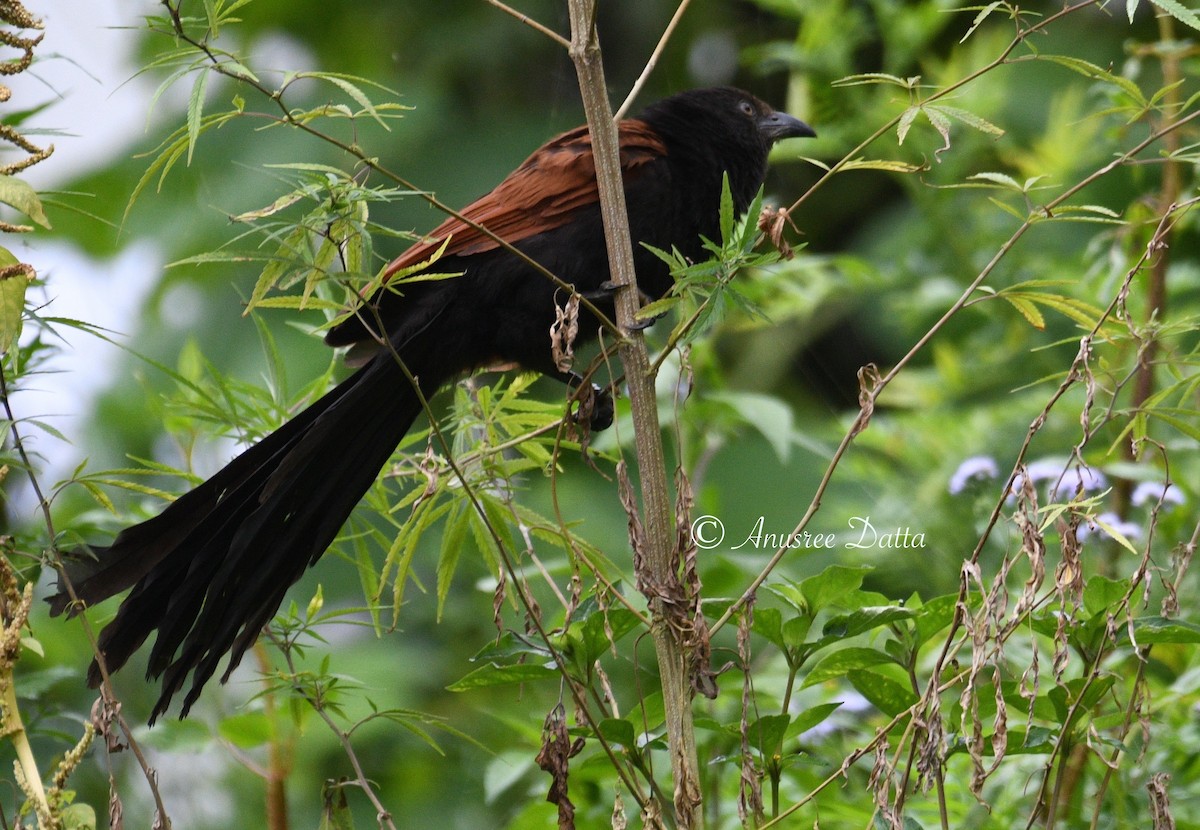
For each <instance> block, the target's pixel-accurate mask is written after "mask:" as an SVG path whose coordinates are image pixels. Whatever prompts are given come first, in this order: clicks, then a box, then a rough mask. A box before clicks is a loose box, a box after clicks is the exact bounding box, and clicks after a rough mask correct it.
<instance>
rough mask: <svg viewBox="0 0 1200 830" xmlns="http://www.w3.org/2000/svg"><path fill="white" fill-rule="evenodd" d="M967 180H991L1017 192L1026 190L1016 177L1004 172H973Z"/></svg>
mask: <svg viewBox="0 0 1200 830" xmlns="http://www.w3.org/2000/svg"><path fill="white" fill-rule="evenodd" d="M967 181H983V182H991V183H992V184H995V185H999V186H1000V187H1003V188H1005V189H1006V190H1015V191H1016V192H1017V193H1024V192H1025V188H1024V187H1021V185H1020V184H1019V183H1018V182H1017V180H1016V179H1014V178H1013V177H1012V176H1009V175H1006V174H1004V173H994V172H990V171H984V172H982V173H973V174H972V175H970V176H967Z"/></svg>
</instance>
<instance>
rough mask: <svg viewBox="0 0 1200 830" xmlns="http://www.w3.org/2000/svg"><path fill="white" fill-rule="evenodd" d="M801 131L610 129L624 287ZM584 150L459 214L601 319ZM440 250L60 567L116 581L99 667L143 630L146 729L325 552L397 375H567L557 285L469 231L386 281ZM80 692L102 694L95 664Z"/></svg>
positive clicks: (676, 126)
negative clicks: (241, 439)
mask: <svg viewBox="0 0 1200 830" xmlns="http://www.w3.org/2000/svg"><path fill="white" fill-rule="evenodd" d="M812 135H814V133H813V131H812V129H811V128H810V127H808V126H807V125H806V124H804V123H803V122H802V121H800V120H798V119H796V118H793V117H792V116H790V115H787V114H785V113H781V112H775V111H774V110H772V109H771V107H769V106H768V105H767V104H765V103H763V102H762V101H760V100H758V99H757V98H755V97H754V96H753V95H751V94H749V93H747V92H743V91H741V90H738V89H732V88H728V87H722V88H716V89H700V90H693V91H690V92H684V93H681V94H679V95H674V96H672V97H670V98H666V99H664V100H662V101H659V102H658V103H656V104H653V105H651V106H650V107H648V108H647V109H646V110H645V111H644V112H643V113H642V114H641V115H640V116H639V117H638V118H636V119H629V120H625V121H622V122H620V124H619V140H620V150H621V167H622V173H623V176H624V185H625V199H626V205H627V209H628V213H629V227H630V230H631V233H632V237H633V241H634V261H635V267H636V271H637V279H638V285H639V287H640V289H641V290H642V291H643V292H645V293H646V294H648V295H649V296H651V297H661V296H662V295H664V294H665V293H666V292H667V291H668V290H669V289H670V287H671V282H672V281H671V274H670V273H669V270H668V268H667V266H666V265H665V264H664V263H663V262H662V261H661V260H659V259H658V258H657V257H656V256H654V255H653V254H652V253H651V252H649V251H648V250H646V249H645V248H644V247H642V245H640V244H638V243H646V244H648V245H652V246H654V247H656V248H660V249H664V250H671V249H672V248H676V249H678V250H679V251H680V252H681V253H682V254H683V255H684V256H686V257H688V258H689V259H692V260H700V259H702V258H704V257H705V252H704V249H703V247H702V245H701V237H702V236H704V237H708V238H710V239H716V238H718V235H719V220H718V208H719V201H720V196H721V187H722V176H723V174H728V177H729V188H730V192H731V194H732V196H733V202H734V205H735V208H736V210H737V211H738V213H742V212H744V211H745V210H746V208H747V206H748V205H749V204H750V202H751V201H752V200H753V198H754V195H755V194H756V193H757V191H758V189H759V187H760V186H761V185H762V183H763V179H764V177H765V175H766V169H767V154H768V152H769V151H770V148H771V145H772V144H774V143H775V142H776V141H778V140H779V139H782V138H788V137H799V136H812ZM591 147H592V145H591V137H590V135H589V133H588V130H587V128H586V127H580V128H578V129H575V130H572V131H571V132H568V133H564V134H562V135H560V136H558V137H557V138H555V139H552V140H551V141H550V142H548V143H547V144H545V145H543V146H542V147H540V148H539V149H538V150H536V151H535V152H534V153H533V155H531V156H530V157H529V158H528V159H526V160H525V162H524V163H523V164H521V166H520V167H518V168H517V169H516V170H515V171H513V173H512V174H511V175H509V176H508V178H506V179H505V180H504V181H502V182H501V183H500V184H499V185H498V186H497V187H496V188H495V190H492V191H491V192H490V193H488V194H487V195H486V196H483V197H482V198H480V199H479V200H477V201H475V202H473V203H471V204H470V205H469V206H468V207H466V208H465V209H464V210H463V211H462V216H463V217H466V218H467V219H470V220H471V221H473V222H475V223H477V224H478V225H482V226H483V227H486V228H487V229H488V230H490V231H491V232H492V233H493V234H495V235H497V236H499V237H500V238H502V239H503V240H505V241H506V242H507V243H509V244H511V245H513V246H515V247H516V248H517V249H518V250H520V251H521V252H522V253H523V254H525V256H527V257H529V258H530V259H532V260H534V261H535V262H537V263H539V264H540V265H541V266H543V267H544V268H546V269H548V270H549V271H550V272H552V273H554V274H555V275H557V276H558V277H559V278H560V279H561V280H562V281H563V282H564V283H567V284H570V285H572V286H574V288H575V290H576V291H578V292H580V293H581V294H585V295H587V296H589V297H595V298H597V300H596V302H597V306H598V308H599V309H600V310H602V311H604V312H605V313H607V314H609V315H610V317H611V315H612V314H613V303H612V297H611V296H606V294H605V289H606V287H607V286H608V285H609V283H608V280H609V266H608V256H607V253H606V249H605V244H604V229H603V227H602V223H601V218H600V208H599V201H598V200H599V197H598V195H597V186H596V177H595V169H594V164H593V159H592V150H591ZM447 239H449V244H448V245H447V246H446V248H445V251H444V253H443V255H442V257H441V258H440V259H439V260H438V261H437V262H435V263H434V264H432V265H430V266H429V270H430V271H435V272H437V273H460V275H459V276H456V277H452V278H448V279H440V280H433V281H426V282H415V283H410V284H406V285H405V286H404V287H403V290H402V291H400V292H395V291H391V290H381V291H379V292H378V293H377V294H376V295H375V296H374V297H371V298H369V300H368V301H367V302H366V303H365V304H364V306H363V307H362V308H360V309H359V310H358V312H357V313H356V314H355V315H354V316H351V317H349V318H347V320H346V321H345V322H343V323H341V324H339V325H337V326H335V327H334V328H332V329H330V330H329V332H328V334H327V335H326V337H325V340H326V342H328V343H329V344H330V345H332V346H354V347H355V349H354V351H356V352H357V353H358V355H359V356H360V357H361V356H362V355H363V352H364V351H365V352H370V351H371V350H374V354H373V356H371V357H369V360H368V361H367V362H366V364H365V365H364V366H362V368H360V369H359V370H358V371H357V372H355V373H354V374H353V375H351V376H350V377H349V378H347V379H346V380H344V381H342V382H341V383H340V384H338V385H337V386H336V387H334V388H333V389H332V390H331V391H330V392H328V393H327V394H326V395H325V396H324V397H322V398H321V399H320V400H318V401H317V402H316V403H314V404H312V406H310V407H309V408H308V409H306V410H304V411H303V412H301V413H300V414H298V415H297V416H296V417H294V418H293V419H292V420H291V421H289V422H288V423H286V424H284V425H283V426H282V427H280V428H279V429H278V430H276V431H275V432H273V433H271V434H270V435H268V436H266V437H265V438H263V439H262V440H261V441H259V442H258V443H257V444H255V445H253V446H251V447H250V448H249V449H247V450H245V451H244V452H242V453H241V455H239V456H237V457H236V458H234V459H233V461H231V462H230V463H229V464H228V466H226V467H225V468H224V469H223V470H221V471H220V472H218V473H217V474H216V475H214V476H213V477H212V478H210V479H209V480H208V481H206V482H205V483H203V484H201V485H199V486H198V487H196V488H195V489H194V490H192V491H190V492H188V493H186V494H184V495H183V496H180V497H179V499H177V500H176V501H175V502H173V503H172V504H171V505H169V506H168V507H167V508H166V509H165V510H163V512H162V513H161V514H159V515H158V516H156V517H155V518H153V519H150V520H148V521H146V522H143V523H141V524H139V525H135V526H133V527H130V528H128V529H126V530H124V531H122V532H121V533H120V534H119V535H118V536H117V537H116V539H115V540H114V541H113V543H112V544H111V545H110V546H108V547H88V548H85V549H82V550H79V551H73V552H71V553H70V554H69V555H68V556H67V559H66V564H65V570H66V578H67V579H69V580H70V583H71V585H72V586H73V588H74V592H75V595H76V597H77V598H78V599H79V600H81V601H82V603H84V604H87V605H91V604H94V603H97V602H100V601H101V600H104V599H107V598H108V597H111V596H114V595H115V594H117V593H119V592H121V591H123V590H125V589H126V588H128V587H130V586H133V590H132V591H131V592H130V594H129V596H127V597H126V598H125V601H124V602H123V603H122V604H121V607H120V609H119V610H118V611H117V614H116V617H115V618H114V619H113V620H112V622H110V623H109V624H108V626H106V627H105V629H104V630H103V631H102V632H101V634H100V640H99V649H100V651H101V653H103V655H104V658H105V661H106V664H107V666H108V668H109V670H116V669H118V668H120V667H121V666H122V665H124V664H125V662H126V661H127V660H128V659H129V657H130V655H131V654H132V653H133V652H134V651H136V650H137V649H138V647H139V646H141V644H142V643H143V642H144V641H145V640H146V638H147V637H148V636H149V635H150V633H151V632H152V631H154V630H155V629H157V630H158V636H157V638H156V640H155V643H154V647H153V649H152V650H151V652H150V659H149V666H148V670H147V673H148V676H149V677H150V678H155V677H159V676H161V677H162V694H161V696H160V697H159V699H158V702H157V704H156V705H155V707H154V711H153V714H152V715H151V722H153V721H154V719H155V718H157V717H158V715H160V714H162V713H163V712H164V711H165V710H166V708H167V706H168V704H169V703H170V700H171V697H172V695H174V694H175V692H177V691H178V690H179V689H180V688H181V687H182V686H183V684H184V682H185V680H186V679H187V675H188V673H189V672H190V673H191V674H192V684H191V688H190V689H189V691H188V693H187V695H186V697H185V699H184V703H183V709H182V713H181V716H183V715H186V714H187V712H188V710H189V708H190V707H191V706H192V704H193V703H194V702H195V701H196V698H197V697H198V696H199V694H200V690H201V688H202V687H203V685H204V684H205V682H207V681H208V680H209V678H211V677H212V675H213V673H214V672H215V671H216V669H217V665H218V663H219V662H220V660H221V658H222V657H223V656H224V655H225V653H226V652H230V653H231V658H230V661H229V666H228V668H227V669H226V671H225V674H224V675H223V677H222V681H224V680H225V679H228V677H229V674H230V672H231V671H232V670H233V668H234V667H235V666H236V665H237V664H238V662H239V661H240V659H241V657H242V654H243V653H244V652H245V651H246V649H247V648H249V647H250V646H251V645H252V644H253V643H254V641H255V640H256V639H257V637H258V635H259V632H260V631H261V630H262V628H263V626H264V625H266V623H267V622H269V621H270V619H271V617H272V616H273V615H274V614H275V612H276V610H277V609H278V608H279V605H280V603H282V601H283V598H284V593H285V592H286V591H287V589H288V588H289V587H290V586H291V585H292V584H293V583H294V582H296V581H297V580H298V579H299V578H300V577H301V575H302V574H303V573H304V570H305V568H307V567H308V566H310V565H312V564H313V563H314V562H316V561H317V559H319V558H320V556H321V554H323V553H324V552H325V549H326V548H327V547H328V546H329V545H330V544H331V543H332V542H333V540H334V538H335V537H336V536H337V533H338V531H339V529H340V528H341V527H342V524H343V523H344V522H345V520H346V518H347V517H348V516H349V515H350V512H351V511H352V510H353V509H354V506H355V505H356V504H357V503H358V501H359V499H360V498H361V497H362V495H363V494H364V493H365V492H366V491H367V489H368V488H369V487H370V486H371V484H372V482H374V480H375V477H376V476H377V475H378V473H379V470H380V468H381V467H382V466H383V465H384V464H385V463H386V462H387V460H388V457H389V456H390V455H391V454H392V452H393V451H394V450H395V447H396V445H397V444H398V443H399V442H400V439H401V438H402V437H403V436H404V434H405V433H406V432H407V431H408V429H409V427H410V426H411V425H412V423H413V421H414V420H415V419H416V418H417V416H418V415H419V414H420V413H421V410H422V405H421V403H420V396H419V395H418V394H417V393H416V390H415V389H414V384H413V381H412V380H410V377H409V376H411V378H413V379H415V381H416V385H417V386H419V387H420V391H421V393H422V394H423V395H424V396H426V397H428V396H431V395H432V394H433V393H434V392H435V391H436V390H437V389H438V388H440V387H441V386H443V385H444V384H446V383H447V382H448V381H450V380H452V379H453V378H454V377H455V376H457V375H460V374H462V373H464V372H469V371H471V370H473V369H477V368H479V367H481V366H487V365H493V364H495V363H497V362H504V363H515V364H518V365H520V366H522V367H525V368H527V369H533V370H536V371H539V372H543V373H545V374H548V375H551V376H554V377H557V378H560V379H562V380H565V381H567V382H569V383H573V382H576V381H577V380H578V378H577V376H574V375H572V374H571V373H566V372H562V371H560V370H559V369H558V368H557V367H556V366H555V361H554V360H553V358H552V349H551V340H550V334H549V331H550V328H551V324H552V323H553V322H554V321H555V310H556V307H557V304H556V300H558V301H561V300H562V298H563V296H564V294H565V292H564V290H563V289H562V287H561V286H560V285H558V284H556V283H555V282H553V281H551V280H550V279H549V278H547V276H546V275H545V274H544V273H541V272H540V271H539V270H537V269H536V268H534V267H533V266H531V265H530V264H529V263H528V262H527V261H525V260H524V259H522V258H521V257H518V256H516V255H514V254H513V253H512V252H511V251H509V250H507V249H506V248H505V247H503V246H502V245H500V244H499V243H498V242H497V241H496V240H495V239H493V238H492V237H490V236H489V235H487V234H485V233H482V232H480V231H479V230H478V229H477V228H475V227H472V226H471V225H470V224H468V223H466V222H463V221H462V220H460V219H457V218H451V219H448V220H447V221H445V222H443V223H442V224H441V225H439V226H438V227H437V228H435V229H434V230H433V231H432V232H431V233H430V234H429V236H428V237H427V239H426V241H424V242H421V243H418V244H417V245H415V246H414V247H412V248H410V249H409V250H408V251H406V252H405V253H404V254H402V255H400V257H399V258H397V259H396V260H395V261H394V262H392V263H391V264H390V265H388V267H387V269H386V271H385V275H391V274H393V273H395V272H397V271H399V270H401V269H403V268H407V267H410V266H412V265H416V264H420V263H422V262H424V261H425V260H427V259H429V258H430V256H431V255H432V254H433V253H434V252H435V251H436V250H437V249H438V248H439V247H441V245H442V244H443V243H444V242H445V241H446V240H447ZM597 331H598V322H597V320H596V319H595V316H594V315H591V314H587V313H583V314H581V315H580V320H579V333H578V336H577V338H576V340H577V342H582V341H584V340H587V339H589V338H593V337H595V336H596V334H597ZM401 365H403V366H404V367H406V368H407V370H408V374H407V375H406V374H405V372H404V370H403V369H402V368H401ZM610 418H611V401H608V407H606V406H605V401H603V400H602V401H601V402H600V404H599V410H598V414H597V415H594V416H593V425H594V426H596V427H598V428H599V427H603V426H607V421H608V420H610ZM50 602H51V605H52V609H53V612H54V613H56V614H57V613H61V612H62V611H63V610H64V609H66V608H68V606H71V601H70V598H69V596H68V594H67V592H66V591H65V589H63V590H62V591H60V593H58V594H57V595H55V596H53V597H51V598H50ZM71 610H72V611H75V610H78V607H77V606H71ZM88 680H89V683H90V684H91V685H93V686H95V685H98V683H99V681H100V674H99V669H98V667H97V666H96V664H95V663H94V662H93V664H92V667H91V670H90V671H89V674H88Z"/></svg>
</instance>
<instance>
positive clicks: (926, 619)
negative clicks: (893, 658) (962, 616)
mask: <svg viewBox="0 0 1200 830" xmlns="http://www.w3.org/2000/svg"><path fill="white" fill-rule="evenodd" d="M957 603H958V595H957V594H943V595H942V596H940V597H934V598H933V599H931V600H929V601H928V602H926V603H925V604H924V605H922V606H921V607H920V608H917V609H915V611H916V617H915V619H914V620H913V623H914V625H915V626H916V640H915V643H914V645H915V646H916V647H917V648H920V647H921V646H923V645H924V644H925V643H927V642H929V638H931V637H932V636H933V635H934V634H937V633H938V632H939V631H941V630H942V629H943V628H945V627H946V626H948V625H950V623H951V621H952V620H953V619H954V608H955V606H956V605H957Z"/></svg>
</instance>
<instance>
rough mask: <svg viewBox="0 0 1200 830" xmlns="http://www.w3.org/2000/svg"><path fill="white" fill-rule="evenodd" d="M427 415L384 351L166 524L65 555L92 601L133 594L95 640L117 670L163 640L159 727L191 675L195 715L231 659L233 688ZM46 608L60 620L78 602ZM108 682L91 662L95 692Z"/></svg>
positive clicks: (154, 656)
mask: <svg viewBox="0 0 1200 830" xmlns="http://www.w3.org/2000/svg"><path fill="white" fill-rule="evenodd" d="M442 380H444V379H443V378H440V377H430V376H428V375H426V376H423V377H421V387H422V388H423V389H424V390H426V392H427V394H428V393H432V392H433V391H434V390H436V388H437V386H438V385H440V382H441V381H442ZM420 412H421V404H420V399H419V397H418V396H417V394H416V392H415V390H414V389H413V386H412V383H411V382H410V381H409V379H408V378H407V377H406V376H405V375H404V373H403V372H402V371H401V369H400V367H399V366H398V365H397V364H396V363H395V362H394V360H393V359H392V356H391V355H387V354H381V355H379V356H378V357H377V358H376V359H374V360H372V361H371V362H370V363H369V364H367V365H366V366H364V367H363V368H362V369H360V370H359V371H358V372H357V373H355V374H354V375H352V376H351V377H350V378H348V379H346V380H345V381H343V382H342V383H341V384H339V385H338V386H337V387H335V388H334V389H333V390H331V391H330V392H329V393H328V394H326V395H325V396H324V397H323V398H321V399H320V400H318V401H317V402H316V403H314V404H313V405H312V406H311V407H309V408H308V409H306V410H304V411H303V412H301V413H300V414H299V415H297V416H296V417H295V418H293V419H292V420H291V421H289V422H288V423H287V424H285V425H284V426H282V427H280V428H279V429H278V430H276V431H275V432H273V433H271V434H270V435H268V436H267V437H266V438H264V439H262V440H261V441H260V442H258V443H257V444H255V445H254V446H252V447H250V448H249V449H248V450H246V451H245V452H243V453H242V454H241V455H239V456H238V457H237V458H235V459H234V460H233V461H231V462H230V463H229V465H228V466H226V467H225V468H224V469H223V470H221V471H220V472H218V473H217V474H216V475H214V476H213V477H212V478H211V479H209V480H208V481H206V482H205V483H204V484H201V485H200V486H199V487H197V488H196V489H194V490H192V491H191V492H189V493H187V494H185V495H183V496H181V497H180V498H179V499H178V500H176V501H175V502H173V503H172V504H171V505H170V506H169V507H168V508H167V509H166V510H164V511H163V512H162V513H161V514H160V515H158V516H156V517H155V518H153V519H150V520H149V521H146V522H143V523H142V524H140V525H136V526H134V527H131V528H128V529H126V530H125V531H123V532H122V533H120V534H119V535H118V536H117V538H116V539H115V540H114V541H113V543H112V545H111V546H109V547H107V548H99V547H97V548H90V549H87V550H84V551H80V552H77V555H76V556H74V557H72V556H68V564H67V565H66V575H67V578H68V579H69V580H70V581H71V584H72V586H73V588H74V590H75V594H76V596H77V597H78V598H79V599H80V600H82V601H83V602H84V603H87V604H92V603H95V602H99V601H101V600H103V599H107V598H108V597H111V596H114V595H115V594H118V593H120V592H121V591H123V590H125V589H126V588H128V587H129V586H131V585H133V586H134V588H133V591H131V592H130V594H129V596H128V597H126V598H125V601H124V602H123V603H121V607H120V609H119V610H118V611H117V615H116V617H115V618H114V619H113V621H112V622H111V623H109V624H108V626H106V627H105V629H104V630H103V631H102V632H101V634H100V642H99V648H100V651H101V653H102V654H103V655H104V658H105V663H106V665H107V667H108V669H109V670H110V671H115V670H116V669H118V668H120V667H121V666H122V665H124V664H125V662H126V661H127V660H128V659H129V657H130V656H131V655H132V654H133V652H135V651H136V650H137V649H138V648H139V647H140V646H141V644H142V643H143V642H145V640H146V638H147V637H149V636H150V633H151V632H152V631H154V630H155V629H158V636H157V638H156V640H155V643H154V648H153V650H152V651H151V653H150V661H149V667H148V670H147V675H148V676H149V677H150V678H156V677H159V676H160V675H161V676H162V695H161V696H160V697H159V699H158V702H157V703H156V704H155V707H154V712H153V714H152V715H151V718H150V721H151V723H153V722H154V720H155V719H156V718H157V717H158V716H159V715H160V714H162V713H163V712H165V711H166V709H167V706H168V705H169V704H170V701H171V698H172V696H173V695H174V694H175V693H176V692H177V691H179V689H180V688H182V686H183V684H184V681H185V680H186V678H187V675H188V673H189V672H191V673H192V685H191V689H190V690H189V691H188V693H187V696H186V697H185V698H184V702H183V709H182V712H181V717H182V716H183V715H186V714H187V712H188V710H189V709H190V708H191V706H192V704H193V703H195V702H196V699H197V698H198V697H199V695H200V690H201V688H202V687H203V686H204V684H205V683H206V682H207V681H208V680H209V679H210V678H211V677H212V676H213V674H214V673H215V672H216V669H217V665H218V663H219V662H220V660H221V657H222V656H223V655H224V654H225V653H226V652H230V653H231V657H230V661H229V667H228V668H227V669H226V671H225V674H224V675H223V676H222V678H221V681H222V682H224V681H225V680H227V679H228V677H229V674H230V672H232V671H233V669H234V668H235V667H236V666H237V664H238V662H239V661H240V660H241V658H242V655H243V654H244V653H245V651H246V649H247V648H249V647H250V646H251V645H253V644H254V642H255V640H256V639H257V638H258V635H259V632H260V631H261V629H262V627H263V626H264V625H266V623H267V622H268V621H270V619H271V617H272V616H274V614H275V612H276V610H277V609H278V608H279V605H280V604H281V603H282V602H283V598H284V594H285V592H286V591H287V589H288V588H289V587H290V586H291V585H292V584H293V583H295V582H296V581H297V580H298V579H300V577H301V576H302V575H303V573H304V571H305V569H306V568H307V567H308V566H310V565H312V564H313V563H314V562H316V561H317V559H319V558H320V557H321V554H323V553H324V552H325V549H326V548H327V547H328V546H329V545H330V544H331V543H332V542H333V540H334V538H335V537H336V536H337V533H338V531H339V529H340V528H341V527H342V525H343V523H344V522H345V521H346V518H347V517H348V516H349V515H350V512H351V511H352V510H353V509H354V506H355V505H356V504H357V503H358V502H359V500H360V499H361V498H362V496H363V494H364V493H365V492H366V491H367V489H368V488H369V487H370V486H371V483H372V482H373V481H374V480H375V477H376V475H377V474H378V473H379V470H380V468H381V467H382V466H383V465H384V463H385V462H386V461H387V459H388V457H389V456H390V455H391V453H392V452H393V450H394V449H395V447H396V445H397V444H398V443H399V442H400V439H401V438H403V437H404V434H405V433H406V432H407V431H408V429H409V427H410V426H411V425H412V423H413V421H414V420H415V419H416V417H417V416H418V415H419V414H420ZM135 583H136V584H135ZM50 603H51V608H52V613H54V614H58V613H61V612H62V611H63V610H65V609H67V608H68V606H69V605H70V597H69V596H67V594H66V593H65V591H63V592H60V593H59V594H57V595H55V596H54V597H51V598H50ZM99 681H100V672H99V668H98V666H97V665H96V664H95V663H94V662H93V664H92V666H91V670H90V671H89V673H88V682H89V683H90V684H91V685H92V686H96V685H98V684H99Z"/></svg>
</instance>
